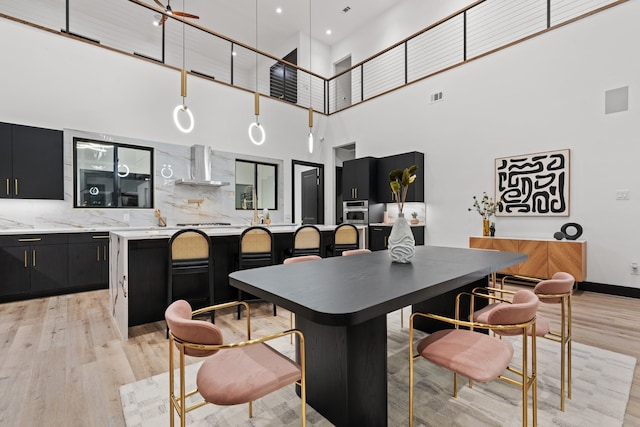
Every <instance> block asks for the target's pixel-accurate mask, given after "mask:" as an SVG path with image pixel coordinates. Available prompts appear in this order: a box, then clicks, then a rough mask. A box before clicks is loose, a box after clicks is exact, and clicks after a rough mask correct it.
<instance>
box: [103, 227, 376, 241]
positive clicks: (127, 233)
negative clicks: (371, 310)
mask: <svg viewBox="0 0 640 427" xmlns="http://www.w3.org/2000/svg"><path fill="white" fill-rule="evenodd" d="M248 227H249V226H248V225H215V226H209V227H195V228H198V229H200V230H203V231H205V232H206V233H207V234H208V235H209V236H237V235H239V234H240V233H242V231H243V230H245V229H246V228H248ZM266 227H267V228H268V229H269V230H270V231H271V232H272V233H293V232H295V231H296V229H298V228H299V227H300V225H295V224H271V225H269V226H266ZM316 227H318V228H319V229H320V231H333V230H334V229H335V228H336V227H337V226H336V225H316ZM356 228H358V229H359V230H363V229H365V228H366V226H364V225H357V226H356ZM180 229H181V228H171V227H167V228H164V227H161V228H154V229H151V230H112V231H111V234H113V235H115V236H120V237H123V238H126V239H154V238H158V239H159V238H166V237H170V236H172V235H173V234H174V233H175V232H176V231H178V230H180Z"/></svg>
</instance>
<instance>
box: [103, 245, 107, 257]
mask: <svg viewBox="0 0 640 427" xmlns="http://www.w3.org/2000/svg"><path fill="white" fill-rule="evenodd" d="M102 260H103V261H106V260H107V245H104V246H102Z"/></svg>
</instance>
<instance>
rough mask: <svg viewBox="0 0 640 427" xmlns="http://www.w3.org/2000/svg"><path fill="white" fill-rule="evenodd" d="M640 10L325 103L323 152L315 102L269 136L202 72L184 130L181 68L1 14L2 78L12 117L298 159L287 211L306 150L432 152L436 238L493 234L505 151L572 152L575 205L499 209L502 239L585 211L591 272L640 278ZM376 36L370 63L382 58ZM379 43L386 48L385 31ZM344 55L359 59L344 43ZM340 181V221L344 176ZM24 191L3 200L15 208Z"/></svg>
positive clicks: (281, 115) (639, 4)
mask: <svg viewBox="0 0 640 427" xmlns="http://www.w3.org/2000/svg"><path fill="white" fill-rule="evenodd" d="M407 1H408V2H411V1H413V3H411V4H415V5H416V7H419V6H418V4H419V3H421V2H418V1H417V0H407ZM425 3H426V2H425ZM464 3H468V2H464ZM460 7H461V5H460ZM458 9H459V7H455V8H454V10H458ZM416 15H418V14H416ZM637 16H640V1H639V0H630V1H629V2H627V3H625V4H623V5H621V6H618V7H616V8H613V9H611V10H609V11H606V12H604V13H600V14H598V15H596V16H593V17H590V18H587V19H584V20H582V21H580V22H578V23H575V24H571V25H568V26H566V27H564V28H562V29H559V30H556V31H553V32H551V33H549V34H547V35H544V36H541V37H538V38H535V39H532V40H530V41H528V42H526V43H521V44H519V45H517V46H515V47H512V48H510V49H507V50H504V51H502V52H499V53H497V54H494V55H491V56H489V57H486V58H483V59H480V60H477V61H474V62H472V63H470V64H467V65H465V66H463V67H459V68H456V69H454V70H451V71H449V72H447V73H444V74H441V75H438V76H436V77H434V78H431V79H429V80H427V81H424V82H421V83H418V84H414V85H412V86H410V87H408V88H405V89H402V90H398V91H395V92H393V93H391V94H389V95H386V96H384V97H381V98H378V99H376V100H373V101H371V102H366V103H364V104H362V105H358V106H356V107H354V108H351V109H348V110H345V111H343V112H341V113H339V114H335V115H332V116H330V117H319V116H318V115H316V118H315V125H316V126H315V127H316V129H314V130H316V131H317V133H316V135H317V136H316V141H318V140H319V139H320V137H324V142H322V143H316V150H315V152H314V154H313V155H309V154H308V153H307V151H306V150H307V147H306V136H307V131H308V129H307V112H306V110H304V109H298V108H294V107H291V106H290V105H288V104H285V103H283V102H278V101H273V100H268V99H263V100H262V104H261V123H262V124H263V125H264V126H265V128H266V130H267V137H268V139H267V143H266V144H265V145H264V146H262V147H255V146H253V145H252V144H251V142H250V141H249V140H248V137H247V126H248V124H249V123H250V122H251V121H252V120H253V95H252V94H251V93H249V92H244V91H239V90H235V89H233V88H228V87H226V86H224V85H221V84H215V83H211V82H207V81H203V80H201V79H198V78H189V96H188V98H187V104H188V105H189V107H190V108H191V109H192V110H193V112H194V114H195V117H196V129H195V131H194V132H193V133H192V134H189V135H184V134H182V133H180V132H179V131H178V130H177V129H176V128H175V127H174V125H173V123H172V120H171V111H172V110H173V107H174V106H175V105H176V104H177V103H178V102H180V97H179V85H180V78H179V72H178V71H176V70H170V69H167V68H164V67H161V66H158V65H156V64H152V63H147V62H144V61H141V60H139V59H135V58H128V57H125V56H122V55H120V54H117V53H112V52H109V51H107V50H104V49H96V48H95V47H93V46H89V45H86V44H83V43H81V42H76V41H73V40H67V39H65V38H63V37H59V36H57V35H51V34H47V33H44V32H42V31H39V30H36V29H33V28H30V27H28V26H24V25H20V24H16V23H12V22H10V21H6V20H0V34H2V35H3V37H1V38H0V51H1V52H2V53H3V63H5V64H11V67H4V68H3V78H2V79H0V93H1V94H2V102H0V121H5V122H12V123H21V124H28V125H33V126H42V127H51V128H57V129H62V128H72V129H79V130H85V131H89V132H104V133H107V134H114V135H126V136H128V137H130V138H139V139H144V140H147V141H158V142H164V143H171V144H182V145H186V146H190V145H192V144H206V145H211V146H212V147H213V148H214V149H216V150H222V151H226V152H234V153H241V154H242V153H246V154H252V155H261V156H265V157H271V158H279V159H283V160H284V169H285V170H284V171H283V173H284V177H285V183H284V191H285V203H284V210H285V212H290V211H291V195H290V194H289V193H290V190H289V189H290V188H291V183H290V182H289V179H290V178H289V177H290V176H291V170H290V168H291V164H290V160H291V159H297V160H303V161H308V162H315V163H324V164H325V165H327V166H326V168H325V169H326V171H328V172H329V171H332V170H333V167H334V166H335V165H334V159H333V157H334V156H333V147H336V146H340V145H344V144H347V143H352V142H356V144H357V152H356V155H357V157H361V156H366V155H375V156H384V155H389V154H395V153H399V152H403V151H409V150H420V151H423V152H424V153H425V161H426V165H425V166H426V167H425V179H426V181H427V182H426V198H427V235H426V238H427V242H428V243H429V244H435V245H448V246H461V247H466V246H467V245H468V240H467V239H468V236H471V235H478V234H479V233H480V227H481V224H480V218H479V217H478V216H477V214H474V213H472V212H468V211H467V209H468V207H470V206H471V201H472V199H471V197H472V196H473V195H480V194H481V193H482V191H488V192H490V191H491V190H492V188H493V161H494V159H495V158H496V157H503V156H510V155H517V154H523V153H532V152H538V151H545V150H555V149H561V148H570V149H571V216H569V217H564V218H510V219H508V218H497V221H496V225H497V235H498V236H516V237H523V236H525V237H526V236H529V237H551V236H552V235H553V233H554V232H555V231H557V230H559V228H560V226H561V225H562V224H563V223H565V222H570V221H571V222H578V223H580V224H582V225H583V227H584V230H585V232H584V235H583V238H584V239H585V240H587V241H588V251H587V252H588V273H587V280H589V281H591V282H599V283H609V284H616V285H623V286H631V287H637V288H640V281H639V276H632V275H631V274H630V271H631V270H630V266H629V265H630V263H631V262H632V261H640V240H639V239H638V237H639V236H640V230H639V228H640V226H639V225H638V223H637V222H636V221H635V219H636V218H637V217H638V213H639V212H640V209H639V208H640V180H639V179H638V178H639V176H638V175H639V173H638V168H637V166H636V163H637V162H636V159H637V158H639V157H640V148H639V147H640V144H638V141H637V139H638V135H639V131H640V120H639V117H638V107H637V103H636V102H635V99H636V98H637V94H638V89H637V88H638V87H639V83H640V81H639V80H640V54H639V52H638V50H637V46H636V43H635V40H638V39H640V27H638V26H637V23H636V22H635V18H634V17H637ZM397 19H399V18H397ZM403 19H404V18H403ZM406 20H407V24H412V23H415V22H416V20H417V18H415V19H410V18H407V19H406ZM396 22H403V21H396ZM420 25H423V24H420ZM408 28H409V27H408ZM409 29H410V28H409ZM411 32H413V31H411ZM398 36H399V34H398V35H394V36H393V37H394V38H396V39H397V38H398ZM390 37H391V36H390ZM402 37H404V35H402V36H401V37H400V38H402ZM394 41H395V40H394ZM389 44H391V43H386V42H385V46H386V45H389ZM361 45H362V52H360V53H357V54H356V53H354V61H357V60H359V59H362V58H364V57H366V56H368V52H366V51H365V49H364V47H365V42H364V41H362V42H361ZM370 45H371V49H372V50H373V51H376V49H378V46H377V44H375V43H373V40H372V43H370ZM367 46H368V45H367ZM385 46H383V47H385ZM355 51H356V49H350V52H355ZM371 53H374V52H371ZM332 55H333V56H334V57H336V58H337V57H343V56H344V55H343V54H339V53H337V52H336V50H335V49H334V51H333V52H332ZM314 68H315V67H314ZM621 86H629V93H630V105H629V111H627V112H622V113H617V114H612V115H605V114H604V92H605V91H606V90H608V89H613V88H618V87H621ZM440 90H442V91H443V93H444V101H442V102H440V103H436V104H429V103H428V95H429V94H430V93H432V92H435V91H440ZM326 177H327V180H326V182H325V188H326V189H327V197H326V205H325V215H326V218H327V219H328V218H333V212H334V206H333V205H334V203H333V200H332V199H333V190H332V189H333V174H332V173H327V175H326ZM616 189H629V190H630V194H631V200H628V201H616V200H615V190H616ZM11 202H12V201H5V202H3V203H2V204H1V205H0V207H1V208H2V210H3V212H7V211H8V210H11V209H12V206H13V205H12V203H11ZM69 203H70V202H69ZM37 208H38V207H37V205H35V207H34V209H37ZM149 215H150V217H151V216H152V215H153V213H152V212H149ZM285 221H286V216H285Z"/></svg>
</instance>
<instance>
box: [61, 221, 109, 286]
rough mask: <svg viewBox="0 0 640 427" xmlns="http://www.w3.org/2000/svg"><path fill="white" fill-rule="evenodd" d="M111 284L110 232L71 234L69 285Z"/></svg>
mask: <svg viewBox="0 0 640 427" xmlns="http://www.w3.org/2000/svg"><path fill="white" fill-rule="evenodd" d="M108 286H109V233H78V234H70V235H69V282H68V287H70V288H76V287H86V288H93V289H95V288H103V287H108Z"/></svg>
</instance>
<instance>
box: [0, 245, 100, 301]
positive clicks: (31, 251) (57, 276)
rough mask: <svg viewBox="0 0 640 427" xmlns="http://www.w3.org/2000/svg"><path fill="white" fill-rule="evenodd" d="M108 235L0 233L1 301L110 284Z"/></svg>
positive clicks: (83, 289) (96, 287)
mask: <svg viewBox="0 0 640 427" xmlns="http://www.w3.org/2000/svg"><path fill="white" fill-rule="evenodd" d="M108 255H109V234H108V233H68V234H63V233H60V234H56V233H52V234H48V233H44V234H20V235H11V236H0V301H13V300H19V299H27V298H37V297H43V296H49V295H56V294H64V293H68V292H77V291H85V290H92V289H104V288H107V287H108V286H109V259H108Z"/></svg>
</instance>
